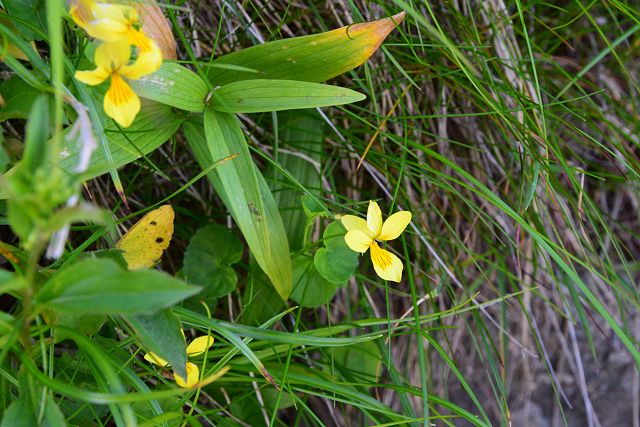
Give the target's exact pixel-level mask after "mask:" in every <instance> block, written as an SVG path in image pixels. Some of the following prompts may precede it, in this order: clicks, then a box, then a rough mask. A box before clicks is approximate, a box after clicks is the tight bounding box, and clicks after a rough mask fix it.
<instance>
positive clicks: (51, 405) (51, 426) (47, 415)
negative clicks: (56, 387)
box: [40, 396, 67, 427]
mask: <svg viewBox="0 0 640 427" xmlns="http://www.w3.org/2000/svg"><path fill="white" fill-rule="evenodd" d="M66 425H67V422H66V420H65V419H64V415H63V414H62V412H61V411H60V408H58V404H57V403H56V402H55V400H53V398H52V397H51V396H47V397H46V403H45V407H44V420H43V422H42V423H41V424H40V426H41V427H65V426H66Z"/></svg>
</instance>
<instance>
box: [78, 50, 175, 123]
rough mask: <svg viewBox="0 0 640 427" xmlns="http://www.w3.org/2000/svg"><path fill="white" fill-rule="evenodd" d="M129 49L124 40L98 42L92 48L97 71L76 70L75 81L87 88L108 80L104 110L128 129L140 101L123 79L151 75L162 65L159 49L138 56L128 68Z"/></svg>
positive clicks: (138, 108) (138, 109) (137, 110)
mask: <svg viewBox="0 0 640 427" xmlns="http://www.w3.org/2000/svg"><path fill="white" fill-rule="evenodd" d="M130 57H131V48H130V47H129V44H128V42H127V41H126V40H121V41H117V42H112V43H102V44H101V45H99V46H98V47H97V48H96V55H95V62H96V66H97V68H96V69H95V70H92V71H76V75H75V77H76V79H77V80H79V81H81V82H83V83H86V84H88V85H92V86H94V85H98V84H100V83H102V82H104V81H105V80H107V79H108V78H111V85H110V86H109V89H108V90H107V93H106V94H105V96H104V111H105V113H107V115H108V116H109V117H111V118H113V119H114V120H115V121H116V122H117V123H118V124H119V125H120V126H122V127H129V125H131V123H132V122H133V119H135V117H136V115H137V114H138V112H139V111H140V98H138V95H136V93H135V92H134V91H133V89H131V86H129V84H128V83H127V82H126V81H125V80H124V78H125V77H126V78H128V79H130V80H137V79H139V78H140V77H142V76H144V75H146V74H151V73H153V72H155V71H156V70H157V69H158V68H159V67H160V64H161V63H162V55H161V54H160V50H159V49H158V48H157V46H156V47H155V49H152V50H151V51H148V52H144V53H140V55H139V56H138V59H137V60H136V61H135V62H134V63H133V64H130V65H129V59H130Z"/></svg>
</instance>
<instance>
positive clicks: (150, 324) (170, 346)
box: [124, 308, 187, 378]
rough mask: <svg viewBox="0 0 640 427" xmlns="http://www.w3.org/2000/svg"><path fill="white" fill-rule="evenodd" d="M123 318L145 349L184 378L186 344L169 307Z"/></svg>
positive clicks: (178, 324)
mask: <svg viewBox="0 0 640 427" xmlns="http://www.w3.org/2000/svg"><path fill="white" fill-rule="evenodd" d="M124 320H125V321H126V322H127V323H128V324H129V326H130V327H131V329H132V330H133V332H134V333H135V335H136V338H138V341H140V344H142V347H143V348H144V350H145V351H147V352H153V353H155V354H156V355H158V356H159V357H161V358H163V359H164V360H166V361H167V362H169V364H170V365H171V368H172V369H173V370H174V371H175V372H176V373H177V374H178V375H180V376H181V377H183V378H186V376H187V373H186V372H185V371H186V370H185V367H186V364H187V352H186V350H185V347H186V344H185V341H184V335H182V332H181V331H180V328H181V324H180V320H178V317H176V315H175V314H173V312H172V311H171V309H169V308H166V309H164V310H161V311H159V312H157V313H154V314H149V315H142V314H139V315H136V316H124Z"/></svg>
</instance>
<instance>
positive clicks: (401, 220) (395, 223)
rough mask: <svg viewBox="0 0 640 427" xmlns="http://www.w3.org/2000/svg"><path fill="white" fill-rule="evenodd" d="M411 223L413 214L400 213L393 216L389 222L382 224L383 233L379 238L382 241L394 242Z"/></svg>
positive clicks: (388, 219) (407, 212)
mask: <svg viewBox="0 0 640 427" xmlns="http://www.w3.org/2000/svg"><path fill="white" fill-rule="evenodd" d="M409 222H411V212H409V211H400V212H396V213H394V214H393V215H391V216H390V217H389V218H387V220H386V221H385V222H384V224H382V232H381V233H380V235H379V236H378V239H380V240H393V239H396V238H397V237H398V236H399V235H400V234H401V233H402V232H403V231H404V229H405V228H407V225H409Z"/></svg>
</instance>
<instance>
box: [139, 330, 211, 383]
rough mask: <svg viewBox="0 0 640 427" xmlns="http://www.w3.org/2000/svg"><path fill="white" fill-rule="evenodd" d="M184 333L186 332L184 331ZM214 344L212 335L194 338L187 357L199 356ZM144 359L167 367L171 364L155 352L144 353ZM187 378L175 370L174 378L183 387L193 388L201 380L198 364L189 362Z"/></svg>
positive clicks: (188, 348) (188, 347)
mask: <svg viewBox="0 0 640 427" xmlns="http://www.w3.org/2000/svg"><path fill="white" fill-rule="evenodd" d="M183 335H184V332H183ZM212 345H213V337H210V336H206V335H205V336H202V337H198V338H196V339H194V340H193V341H191V342H190V343H189V345H188V346H187V357H189V356H199V355H201V354H202V353H204V352H205V351H207V349H208V348H209V347H211V346H212ZM144 360H146V361H147V362H150V363H153V364H154V365H158V366H162V367H166V366H169V362H167V361H166V360H164V359H163V358H161V357H160V356H158V355H156V354H154V353H147V354H145V355H144ZM186 371H187V378H186V379H185V378H182V377H181V376H180V375H178V374H176V373H175V372H174V374H173V378H174V379H175V380H176V384H178V386H180V387H182V388H192V387H193V386H195V385H196V384H198V381H199V380H200V369H199V368H198V365H196V364H195V363H191V362H187V366H186Z"/></svg>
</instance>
